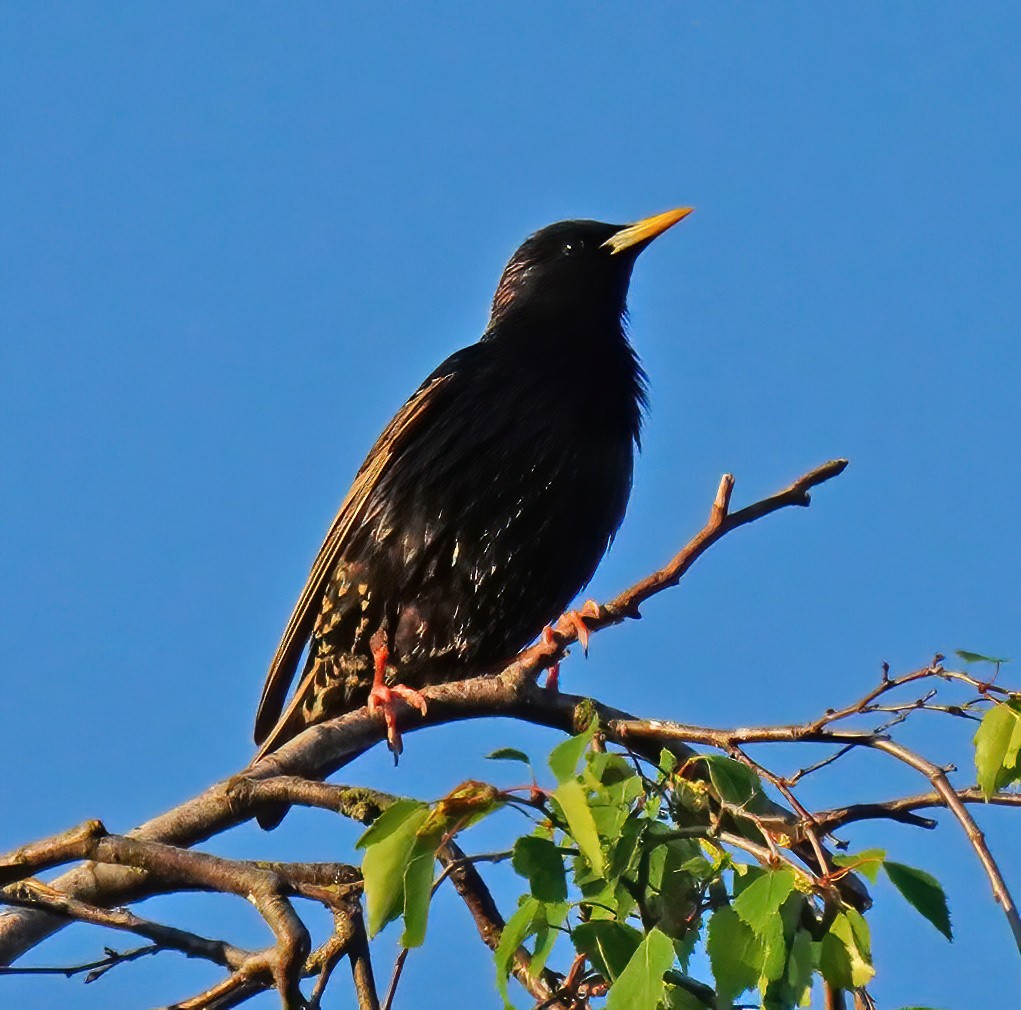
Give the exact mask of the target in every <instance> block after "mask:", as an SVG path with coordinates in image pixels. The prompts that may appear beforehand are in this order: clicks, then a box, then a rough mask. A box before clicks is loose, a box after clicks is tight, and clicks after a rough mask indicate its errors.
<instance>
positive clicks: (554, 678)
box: [542, 624, 560, 693]
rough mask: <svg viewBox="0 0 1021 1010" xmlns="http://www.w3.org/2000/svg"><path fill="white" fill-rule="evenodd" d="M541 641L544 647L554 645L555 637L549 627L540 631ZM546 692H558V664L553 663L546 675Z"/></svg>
mask: <svg viewBox="0 0 1021 1010" xmlns="http://www.w3.org/2000/svg"><path fill="white" fill-rule="evenodd" d="M542 640H543V642H544V643H545V644H546V645H556V641H557V636H556V633H555V632H554V631H553V628H552V627H551V626H550V625H548V624H547V625H546V627H545V628H543V629H542ZM546 690H547V691H553V692H554V693H556V692H557V691H559V690H560V663H559V662H556V663H554V664H553V665H552V666H551V667H550V668H549V672H548V673H547V674H546Z"/></svg>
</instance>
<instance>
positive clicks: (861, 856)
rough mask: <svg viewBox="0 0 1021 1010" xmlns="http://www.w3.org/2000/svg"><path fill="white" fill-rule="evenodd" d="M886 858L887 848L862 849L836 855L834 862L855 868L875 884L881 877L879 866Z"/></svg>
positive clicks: (856, 871) (836, 864) (837, 864)
mask: <svg viewBox="0 0 1021 1010" xmlns="http://www.w3.org/2000/svg"><path fill="white" fill-rule="evenodd" d="M884 859H886V850H885V849H862V851H861V852H848V853H845V854H844V855H839V856H834V857H833V864H834V865H835V866H843V867H845V868H847V869H851V870H854V872H855V873H861V874H862V875H863V876H866V877H868V878H869V880H870V881H871V882H872V883H873V884H874V883H875V882H876V880H878V879H879V868H880V867H881V866H882V865H883V860H884Z"/></svg>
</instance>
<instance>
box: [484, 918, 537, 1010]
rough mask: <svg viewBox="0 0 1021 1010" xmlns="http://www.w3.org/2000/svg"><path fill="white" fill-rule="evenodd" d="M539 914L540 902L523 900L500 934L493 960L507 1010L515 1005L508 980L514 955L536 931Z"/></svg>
mask: <svg viewBox="0 0 1021 1010" xmlns="http://www.w3.org/2000/svg"><path fill="white" fill-rule="evenodd" d="M538 912H539V902H538V901H536V900H535V898H523V899H522V901H521V904H520V905H518V908H517V911H516V912H515V913H514V914H513V915H512V916H511V917H510V918H509V919H508V920H507V923H506V925H505V926H504V927H503V932H502V933H501V934H500V942H499V943H498V944H497V946H496V952H495V954H494V955H493V958H494V960H495V962H496V991H497V992H498V993H499V994H500V995H501V996H502V997H503V1005H504V1008H505V1010H514V1005H513V1004H512V1003H511V1001H510V1000H509V999H508V998H507V979H508V977H509V976H510V971H511V965H512V964H513V963H514V955H515V953H516V952H517V949H518V947H520V946H521V944H522V942H523V941H524V939H525V937H527V936H531V934H532V933H533V932H534V931H535V929H534V926H533V922H534V920H535V917H536V914H537V913H538Z"/></svg>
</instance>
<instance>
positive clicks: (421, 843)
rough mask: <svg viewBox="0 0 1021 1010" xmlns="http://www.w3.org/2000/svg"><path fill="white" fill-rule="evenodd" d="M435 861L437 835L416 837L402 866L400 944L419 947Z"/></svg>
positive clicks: (427, 911)
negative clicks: (401, 930)
mask: <svg viewBox="0 0 1021 1010" xmlns="http://www.w3.org/2000/svg"><path fill="white" fill-rule="evenodd" d="M435 862H436V839H435V838H424V839H423V838H419V839H418V840H417V842H416V844H415V847H414V849H413V850H412V853H411V858H410V859H409V861H408V865H407V867H406V868H405V870H404V932H403V933H402V934H401V939H400V944H401V946H402V947H421V946H422V944H423V942H424V941H425V927H426V922H427V920H428V918H429V898H430V897H431V892H432V884H433V868H434V863H435Z"/></svg>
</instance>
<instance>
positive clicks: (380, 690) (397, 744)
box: [368, 645, 428, 760]
mask: <svg viewBox="0 0 1021 1010" xmlns="http://www.w3.org/2000/svg"><path fill="white" fill-rule="evenodd" d="M389 658H390V651H389V650H388V649H387V647H386V646H385V645H382V646H380V647H379V648H378V649H373V650H372V659H373V662H374V664H375V676H374V677H373V681H372V690H371V691H370V692H369V703H368V704H369V711H370V712H382V713H383V720H384V721H385V722H386V742H387V746H389V748H390V750H392V751H393V754H394V759H395V760H396V759H397V757H399V755H400V753H401V751H403V750H404V743H403V741H402V740H401V731H400V730H399V729H398V728H397V713H396V706H395V704H394V698H401V699H402V700H403V701H404V702H406V703H407V704H408V705H410V706H411V707H412V708H417V709H418V710H419V712H421V713H422V715H425V714H426V712H427V711H428V705H427V704H426V701H425V698H424V697H422V695H421V694H419V693H418V691H415V690H414V689H413V688H410V687H406V686H405V685H404V684H394V685H393V687H389V686H388V685H387V684H386V683H384V681H383V673H384V671H385V670H386V661H387V659H389Z"/></svg>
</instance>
